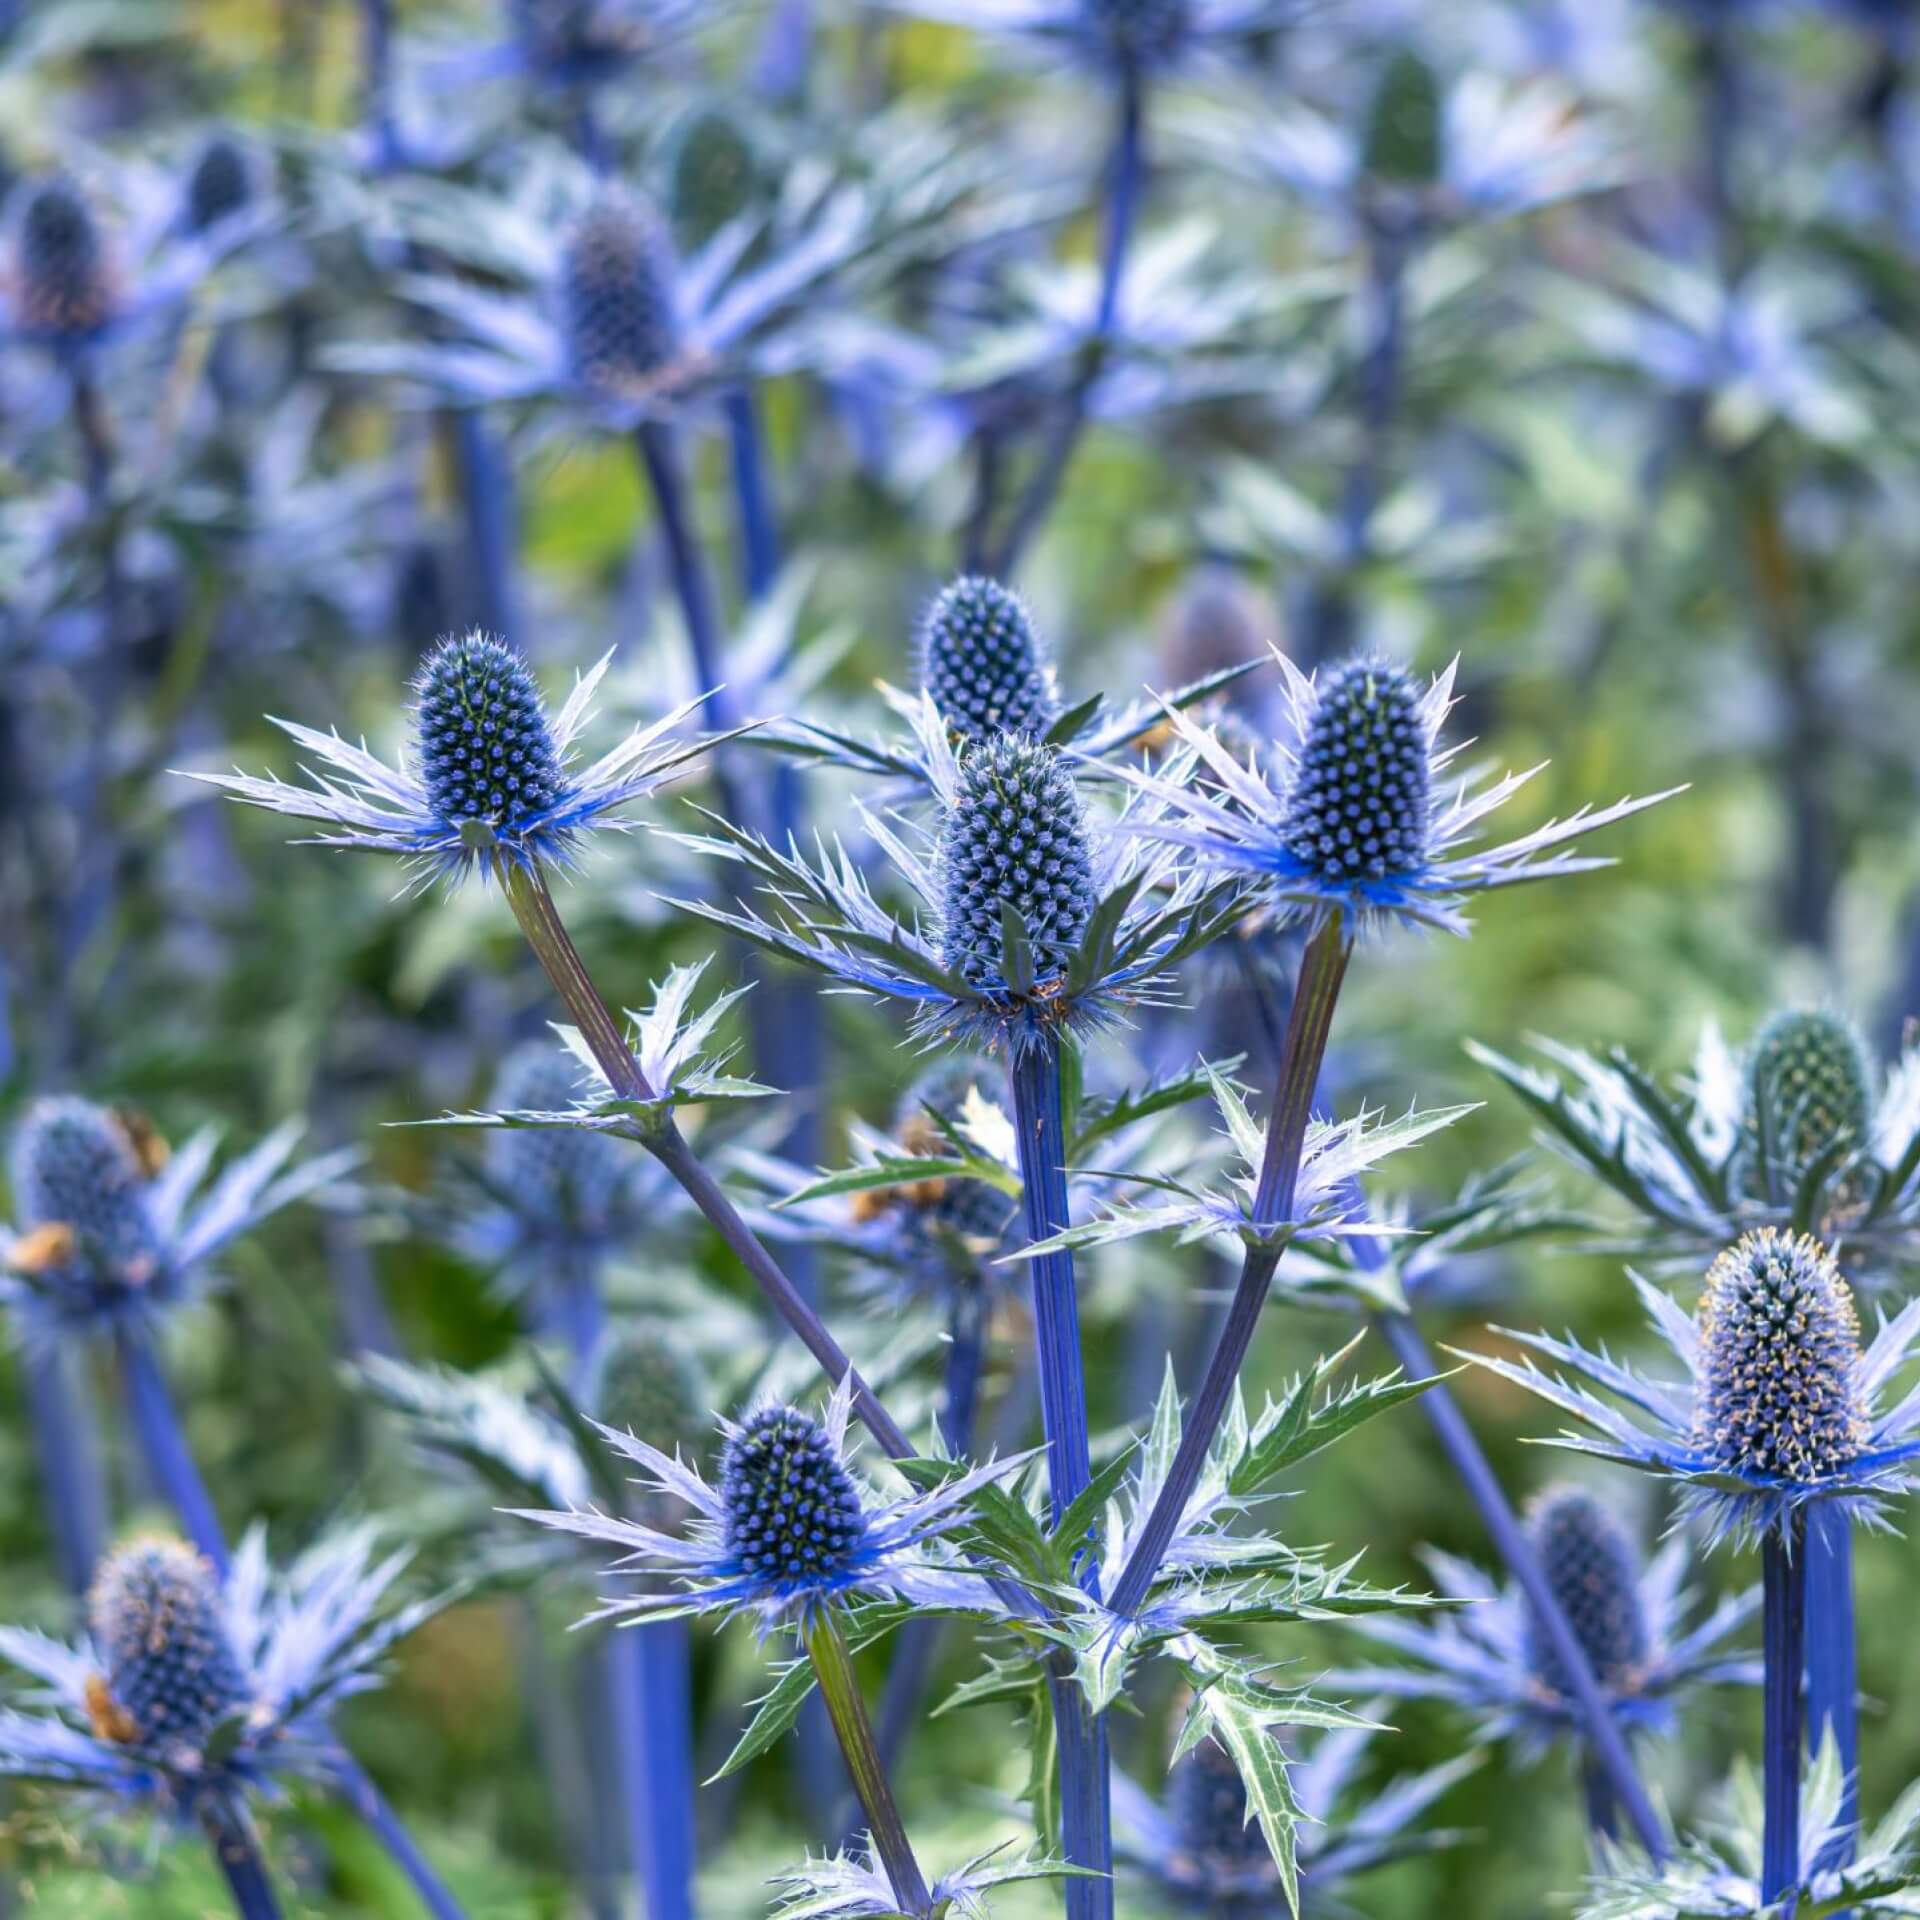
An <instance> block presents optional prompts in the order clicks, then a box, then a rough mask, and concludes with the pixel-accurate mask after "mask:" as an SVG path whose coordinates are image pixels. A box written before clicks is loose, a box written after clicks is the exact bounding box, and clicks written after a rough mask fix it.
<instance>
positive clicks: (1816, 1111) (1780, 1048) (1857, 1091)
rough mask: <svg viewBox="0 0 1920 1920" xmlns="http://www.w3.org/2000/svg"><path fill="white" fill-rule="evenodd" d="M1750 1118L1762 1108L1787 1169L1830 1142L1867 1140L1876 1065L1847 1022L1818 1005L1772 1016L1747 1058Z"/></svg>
mask: <svg viewBox="0 0 1920 1920" xmlns="http://www.w3.org/2000/svg"><path fill="white" fill-rule="evenodd" d="M1747 1103H1748V1118H1749V1120H1750V1121H1752V1120H1753V1119H1754V1118H1755V1116H1756V1114H1757V1113H1758V1111H1759V1109H1761V1108H1762V1107H1764V1108H1765V1109H1766V1112H1767V1115H1768V1118H1769V1121H1770V1124H1771V1125H1772V1126H1773V1127H1774V1128H1775V1129H1776V1140H1777V1147H1778V1151H1779V1152H1780V1154H1781V1156H1782V1158H1783V1159H1784V1160H1785V1161H1786V1163H1787V1165H1788V1166H1789V1167H1792V1168H1795V1169H1799V1168H1802V1167H1805V1166H1807V1165H1808V1164H1809V1163H1810V1162H1812V1161H1814V1160H1817V1159H1818V1158H1819V1157H1820V1155H1821V1154H1823V1153H1825V1152H1826V1151H1827V1149H1828V1148H1829V1147H1832V1146H1835V1145H1836V1144H1842V1143H1858V1144H1860V1145H1863V1146H1864V1145H1865V1144H1866V1142H1867V1140H1868V1137H1869V1135H1870V1133H1871V1130H1872V1126H1873V1105H1874V1098H1873V1067H1872V1064H1871V1062H1870V1061H1869V1060H1868V1057H1867V1048H1866V1043H1865V1041H1864V1040H1862V1039H1861V1037H1860V1034H1859V1032H1858V1030H1857V1029H1856V1028H1855V1027H1854V1024H1853V1022H1852V1021H1850V1020H1848V1019H1846V1018H1844V1017H1843V1016H1842V1015H1840V1014H1837V1013H1826V1012H1823V1011H1820V1010H1818V1009H1812V1008H1809V1009H1786V1010H1783V1011H1781V1012H1779V1013H1776V1014H1774V1015H1773V1016H1772V1017H1771V1018H1770V1019H1769V1020H1768V1021H1767V1022H1766V1023H1765V1025H1763V1026H1762V1027H1761V1029H1760V1031H1759V1032H1758V1033H1757V1034H1756V1035H1755V1036H1754V1039H1753V1045H1752V1048H1751V1049H1750V1050H1749V1053H1748V1056H1747Z"/></svg>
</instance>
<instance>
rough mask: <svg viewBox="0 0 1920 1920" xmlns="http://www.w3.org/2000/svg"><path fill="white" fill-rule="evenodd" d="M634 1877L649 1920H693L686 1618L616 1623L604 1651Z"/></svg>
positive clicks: (690, 1725)
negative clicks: (624, 1623) (616, 1625)
mask: <svg viewBox="0 0 1920 1920" xmlns="http://www.w3.org/2000/svg"><path fill="white" fill-rule="evenodd" d="M603 1658H604V1662H605V1669H606V1685H607V1696H608V1703H609V1706H610V1708H611V1711H612V1715H613V1727H614V1745H615V1749H616V1751H617V1753H618V1757H619V1765H620V1776H621V1790H622V1794H623V1797H624V1798H625V1801H626V1811H627V1821H626V1825H627V1832H628V1835H629V1836H630V1843H631V1847H632V1853H633V1870H634V1878H635V1880H636V1881H637V1882H638V1884H639V1886H640V1888H641V1894H642V1905H641V1910H642V1912H643V1913H644V1914H645V1915H646V1920H693V1912H694V1901H693V1738H692V1712H693V1707H692V1700H691V1691H690V1688H689V1684H688V1671H687V1669H688V1660H689V1654H688V1646H687V1626H686V1622H685V1621H684V1620H649V1621H646V1622H645V1623H643V1624H642V1625H639V1626H634V1627H616V1628H614V1629H612V1630H611V1631H610V1632H609V1633H608V1634H607V1636H606V1645H605V1647H604V1649H603Z"/></svg>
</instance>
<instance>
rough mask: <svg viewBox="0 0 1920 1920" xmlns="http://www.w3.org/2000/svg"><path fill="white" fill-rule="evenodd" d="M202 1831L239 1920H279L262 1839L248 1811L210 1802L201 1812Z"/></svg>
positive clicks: (223, 1803)
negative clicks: (217, 1864) (218, 1864)
mask: <svg viewBox="0 0 1920 1920" xmlns="http://www.w3.org/2000/svg"><path fill="white" fill-rule="evenodd" d="M200 1827H201V1831H202V1832H204V1833H205V1834H206V1836H207V1839H208V1841H209V1843H210V1844H211V1845H212V1847H213V1857H214V1858H215V1859H216V1860H217V1861H218V1862H219V1863H220V1871H221V1873H222V1874H224V1875H225V1876H226V1882H227V1891H228V1892H229V1893H231V1894H232V1895H233V1908H234V1911H235V1912H236V1913H237V1914H239V1915H240V1920H280V1900H279V1896H278V1895H277V1894H275V1892H274V1890H273V1882H272V1880H271V1879H270V1878H269V1877H268V1875H267V1863H266V1862H265V1861H264V1860H263V1859H262V1858H261V1857H260V1839H259V1836H258V1835H257V1834H256V1833H255V1832H254V1830H253V1822H252V1821H251V1820H250V1819H249V1818H248V1816H247V1813H246V1810H245V1808H243V1807H239V1806H235V1805H230V1804H228V1803H226V1802H224V1801H219V1800H208V1801H207V1802H206V1803H205V1805H203V1806H202V1807H201V1809H200Z"/></svg>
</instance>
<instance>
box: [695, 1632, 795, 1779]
mask: <svg viewBox="0 0 1920 1920" xmlns="http://www.w3.org/2000/svg"><path fill="white" fill-rule="evenodd" d="M814 1684H815V1682H814V1677H813V1663H812V1662H811V1661H810V1660H805V1659H802V1660H791V1661H789V1662H787V1663H786V1665H784V1666H782V1667H781V1668H779V1669H778V1677H777V1678H776V1679H775V1681H774V1683H773V1685H772V1686H771V1687H769V1688H768V1689H767V1691H766V1692H765V1693H764V1694H762V1695H761V1696H760V1698H759V1699H758V1700H757V1701H755V1702H754V1712H753V1718H752V1719H751V1720H750V1721H748V1722H747V1727H746V1731H745V1732H744V1733H742V1734H741V1736H740V1738H739V1739H738V1740H737V1741H735V1743H734V1748H733V1751H732V1752H731V1753H730V1754H728V1755H727V1757H726V1760H725V1762H724V1764H723V1765H722V1766H721V1768H720V1771H719V1772H718V1773H716V1774H715V1775H714V1776H713V1779H712V1780H709V1781H708V1782H707V1783H706V1784H707V1785H708V1786H712V1785H713V1783H714V1781H716V1780H724V1779H726V1777H727V1776H728V1775H729V1774H731V1773H738V1772H739V1771H740V1769H741V1768H742V1767H744V1766H747V1765H748V1764H749V1763H751V1762H752V1761H755V1760H757V1759H759V1757H760V1756H761V1755H762V1754H763V1753H765V1752H766V1751H767V1749H768V1748H769V1747H771V1746H772V1745H773V1744H774V1742H775V1741H777V1740H778V1739H779V1738H780V1736H781V1735H782V1734H783V1733H785V1732H786V1730H787V1729H788V1728H789V1727H790V1726H792V1725H793V1723H794V1722H795V1721H796V1720H797V1719H799V1717H800V1709H801V1708H802V1707H804V1706H805V1705H806V1704H807V1696H808V1695H809V1694H810V1693H811V1692H812V1691H813V1689H814Z"/></svg>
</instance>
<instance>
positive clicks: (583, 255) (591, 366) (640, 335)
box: [560, 194, 680, 398]
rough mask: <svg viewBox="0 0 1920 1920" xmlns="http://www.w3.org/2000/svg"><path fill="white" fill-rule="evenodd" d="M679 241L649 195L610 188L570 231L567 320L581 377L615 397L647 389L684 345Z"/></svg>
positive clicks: (564, 264) (563, 274) (564, 292)
mask: <svg viewBox="0 0 1920 1920" xmlns="http://www.w3.org/2000/svg"><path fill="white" fill-rule="evenodd" d="M675 271H676V269H675V265H674V258H673V244H672V241H671V240H670V238H669V237H668V234H667V229H666V226H665V223H664V222H663V221H662V220H661V218H660V216H659V214H658V212H657V211H656V210H655V209H654V207H653V206H652V205H651V204H650V203H649V202H647V201H644V200H640V199H638V198H635V197H632V196H629V195H624V194H622V195H614V194H608V195H604V196H602V197H601V198H600V199H599V200H596V201H595V202H594V204H593V205H592V206H591V207H589V208H588V209H587V211H586V212H585V213H584V214H583V215H582V216H581V217H580V220H579V221H578V223H577V224H576V225H575V226H574V228H573V230H572V232H571V233H570V234H569V235H568V237H567V242H566V250H565V252H564V254H563V255H562V259H561V269H560V303H561V325H562V327H563V329H564V331H565V334H566V340H567V351H568V355H569V359H570V362H571V366H572V373H573V378H574V380H575V381H576V382H577V383H578V384H579V385H581V386H582V387H586V388H590V389H592V390H593V391H595V392H598V393H602V394H605V395H607V396H609V397H616V398H617V397H619V396H621V395H624V394H644V393H646V392H647V390H648V389H649V387H650V385H651V384H652V383H653V382H654V381H655V380H656V379H657V378H658V376H659V375H660V373H661V371H662V370H663V369H665V368H668V367H670V366H672V365H673V364H674V361H675V359H676V356H677V355H678V353H679V350H680V324H679V319H678V315H677V310H676V307H675V294H674V276H675Z"/></svg>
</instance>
